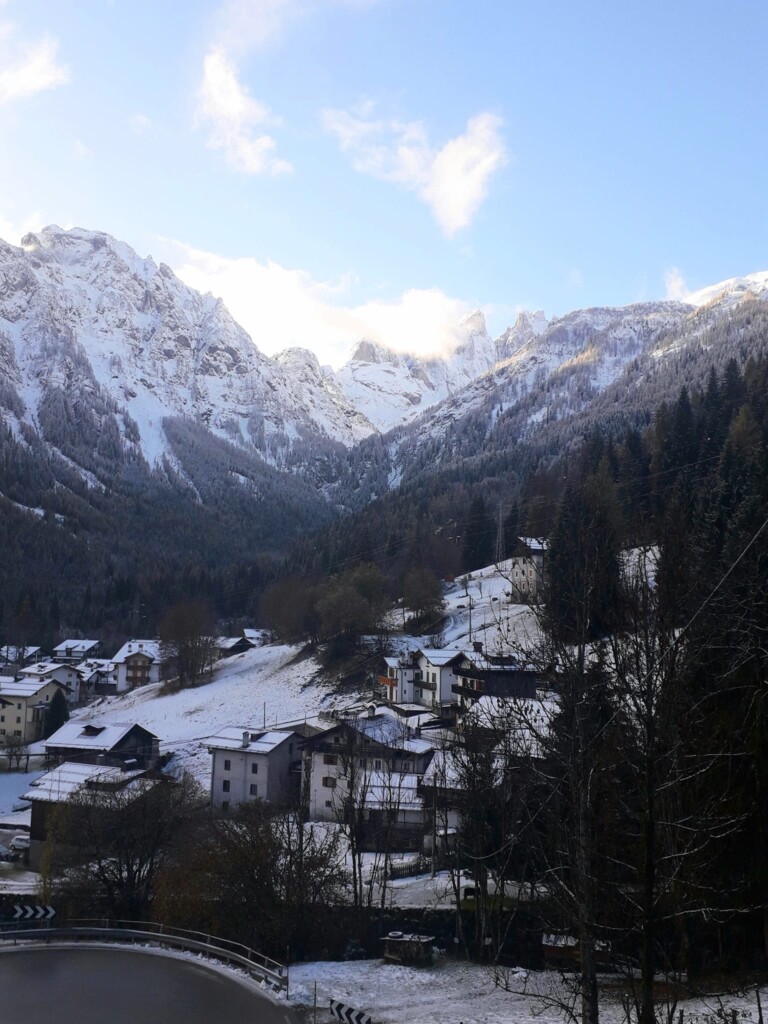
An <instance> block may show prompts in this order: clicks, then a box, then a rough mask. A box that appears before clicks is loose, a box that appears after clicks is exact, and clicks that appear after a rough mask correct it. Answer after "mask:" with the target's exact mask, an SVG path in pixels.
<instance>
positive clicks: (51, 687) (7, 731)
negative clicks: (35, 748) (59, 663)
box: [0, 676, 66, 744]
mask: <svg viewBox="0 0 768 1024" xmlns="http://www.w3.org/2000/svg"><path fill="white" fill-rule="evenodd" d="M65 689H66V688H65V686H64V684H63V683H60V682H57V681H56V680H53V679H13V678H12V677H10V676H0V737H5V736H14V737H16V738H17V739H18V740H19V742H20V743H24V744H26V743H34V742H35V740H39V739H40V737H41V736H42V735H43V726H44V724H45V712H46V708H47V707H48V705H49V704H50V702H51V700H53V695H54V694H55V693H56V692H57V691H61V692H64V691H65Z"/></svg>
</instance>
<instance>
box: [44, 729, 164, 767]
mask: <svg viewBox="0 0 768 1024" xmlns="http://www.w3.org/2000/svg"><path fill="white" fill-rule="evenodd" d="M43 746H44V748H45V757H46V761H77V762H81V763H83V764H106V765H113V766H116V767H119V766H120V765H126V766H129V767H131V768H155V767H156V766H157V762H158V759H159V757H160V741H159V739H158V738H157V736H155V734H154V733H153V732H150V731H149V730H148V729H145V728H144V727H143V726H141V725H136V724H135V723H127V724H122V725H105V724H102V723H101V722H98V721H93V720H91V721H86V720H84V719H78V720H76V721H75V720H71V721H69V722H65V723H64V725H62V727H61V728H60V729H57V730H56V732H55V733H53V734H52V735H51V736H49V737H48V739H47V740H45V741H44V743H43Z"/></svg>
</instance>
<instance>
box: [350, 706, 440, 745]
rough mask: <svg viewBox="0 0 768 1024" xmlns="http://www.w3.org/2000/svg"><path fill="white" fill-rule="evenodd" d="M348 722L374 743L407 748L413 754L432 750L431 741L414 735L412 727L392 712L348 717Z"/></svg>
mask: <svg viewBox="0 0 768 1024" xmlns="http://www.w3.org/2000/svg"><path fill="white" fill-rule="evenodd" d="M346 722H347V724H348V725H350V726H351V727H352V728H353V729H354V730H355V731H356V732H359V733H362V734H363V735H364V736H366V737H367V738H368V739H369V740H372V741H373V742H374V743H381V744H382V746H385V747H390V748H391V749H393V750H407V751H409V752H410V753H412V754H427V753H429V751H430V750H432V744H431V743H429V742H428V741H427V740H422V739H417V738H416V737H414V736H413V735H412V729H411V728H410V727H409V726H408V725H407V724H406V723H405V722H404V721H403V720H402V719H400V718H396V717H395V716H394V715H392V714H381V713H379V714H376V715H361V716H360V717H359V718H348V719H346Z"/></svg>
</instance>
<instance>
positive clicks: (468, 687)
mask: <svg viewBox="0 0 768 1024" xmlns="http://www.w3.org/2000/svg"><path fill="white" fill-rule="evenodd" d="M476 646H477V648H478V650H475V651H473V652H472V653H471V654H468V653H465V654H464V655H463V656H462V657H461V658H460V659H459V660H458V661H457V662H456V663H454V665H453V675H454V679H453V684H452V686H451V690H452V692H453V694H454V699H458V701H459V704H460V706H461V707H462V708H466V707H468V706H470V705H471V704H473V703H474V702H475V701H477V700H479V699H480V697H482V696H490V697H509V698H514V697H535V696H536V687H537V686H538V685H539V682H540V681H541V673H540V672H539V671H538V670H537V669H536V667H535V666H534V665H531V664H527V663H525V662H522V661H520V660H519V659H518V658H515V657H513V656H512V655H500V654H484V653H483V652H482V645H480V644H477V645H476Z"/></svg>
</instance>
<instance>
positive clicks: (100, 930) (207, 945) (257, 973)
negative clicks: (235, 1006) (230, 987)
mask: <svg viewBox="0 0 768 1024" xmlns="http://www.w3.org/2000/svg"><path fill="white" fill-rule="evenodd" d="M54 939H55V940H56V941H57V942H83V941H88V940H89V939H90V940H97V941H102V942H126V943H143V942H154V943H157V944H158V945H160V946H172V947H174V948H175V949H184V950H188V951H189V952H192V953H205V954H206V955H207V956H211V957H213V958H214V959H216V960H223V961H224V962H225V963H230V964H235V965H236V966H238V967H242V968H244V969H245V970H246V971H247V972H248V973H249V974H250V976H251V977H252V978H256V979H258V980H259V981H264V982H266V984H267V985H270V986H271V987H272V988H274V989H275V990H276V991H278V992H281V991H282V992H285V994H286V995H287V994H288V966H287V964H281V963H278V961H277V960H272V959H271V958H270V957H268V956H264V955H263V954H262V953H258V952H256V950H253V949H249V948H248V947H247V946H244V945H242V944H241V943H239V942H231V941H230V940H229V939H221V938H217V937H216V936H215V935H206V934H205V933H204V932H194V931H187V930H186V929H183V928H169V927H168V926H166V925H163V924H156V923H155V922H150V921H110V920H107V919H99V918H88V919H84V920H74V921H68V922H67V923H66V924H59V923H57V924H55V925H51V924H50V923H48V924H43V923H41V922H39V921H29V922H23V921H14V922H11V923H6V924H0V948H2V946H3V945H8V944H12V945H18V944H20V943H26V942H52V941H53V940H54Z"/></svg>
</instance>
